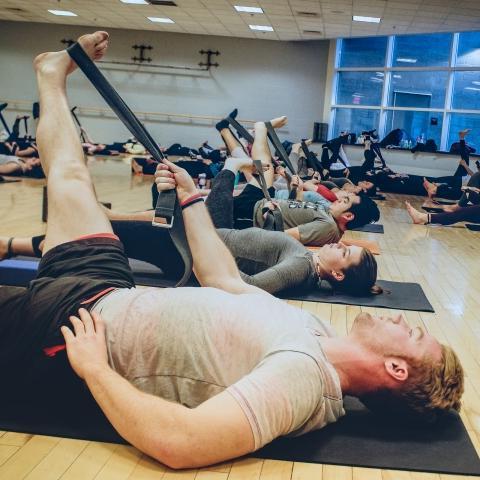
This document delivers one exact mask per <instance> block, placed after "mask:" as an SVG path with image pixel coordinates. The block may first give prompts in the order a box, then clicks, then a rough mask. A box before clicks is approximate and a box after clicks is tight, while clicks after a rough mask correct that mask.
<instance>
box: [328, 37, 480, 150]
mask: <svg viewBox="0 0 480 480" xmlns="http://www.w3.org/2000/svg"><path fill="white" fill-rule="evenodd" d="M372 128H376V129H377V130H378V132H379V135H380V136H381V137H383V136H385V135H386V134H387V133H388V132H390V131H391V130H393V129H396V128H401V129H403V130H405V131H406V133H407V135H408V136H409V139H410V140H412V141H413V143H415V141H416V140H417V139H418V138H423V139H424V140H427V139H429V138H433V139H434V140H435V142H436V144H437V145H438V147H439V148H440V149H442V150H448V148H449V146H450V145H451V143H452V142H453V141H455V140H456V139H457V137H458V131H459V130H462V129H463V128H472V130H473V131H472V135H471V136H470V137H469V143H471V144H476V146H477V147H480V32H462V33H435V34H427V35H404V36H395V37H370V38H348V39H343V40H338V41H337V50H336V59H335V77H334V88H333V99H332V115H331V122H330V132H329V134H330V137H333V136H337V135H338V134H339V133H340V132H341V131H344V130H349V131H351V132H355V133H360V132H361V131H362V130H370V129H372Z"/></svg>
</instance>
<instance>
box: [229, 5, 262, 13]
mask: <svg viewBox="0 0 480 480" xmlns="http://www.w3.org/2000/svg"><path fill="white" fill-rule="evenodd" d="M235 10H236V11H237V12H243V13H263V10H262V9H261V8H260V7H242V6H241V5H235Z"/></svg>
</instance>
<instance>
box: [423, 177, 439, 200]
mask: <svg viewBox="0 0 480 480" xmlns="http://www.w3.org/2000/svg"><path fill="white" fill-rule="evenodd" d="M423 188H425V190H426V191H427V195H428V198H433V197H434V196H435V195H436V193H437V186H436V185H435V184H434V183H431V182H429V181H428V180H427V179H426V178H425V177H424V178H423Z"/></svg>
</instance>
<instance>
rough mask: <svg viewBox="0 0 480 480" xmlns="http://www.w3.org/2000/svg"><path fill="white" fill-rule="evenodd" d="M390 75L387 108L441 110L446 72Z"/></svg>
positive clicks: (445, 85) (396, 73)
mask: <svg viewBox="0 0 480 480" xmlns="http://www.w3.org/2000/svg"><path fill="white" fill-rule="evenodd" d="M391 75H392V77H391V80H390V92H389V95H388V105H389V106H391V107H414V108H442V109H443V107H444V105H445V92H446V88H447V80H448V72H435V73H434V74H432V72H406V71H392V73H391Z"/></svg>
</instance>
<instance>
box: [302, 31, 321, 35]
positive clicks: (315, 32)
mask: <svg viewBox="0 0 480 480" xmlns="http://www.w3.org/2000/svg"><path fill="white" fill-rule="evenodd" d="M303 33H306V34H307V35H323V32H321V31H320V30H303Z"/></svg>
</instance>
